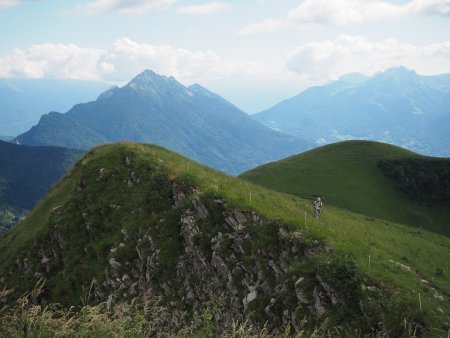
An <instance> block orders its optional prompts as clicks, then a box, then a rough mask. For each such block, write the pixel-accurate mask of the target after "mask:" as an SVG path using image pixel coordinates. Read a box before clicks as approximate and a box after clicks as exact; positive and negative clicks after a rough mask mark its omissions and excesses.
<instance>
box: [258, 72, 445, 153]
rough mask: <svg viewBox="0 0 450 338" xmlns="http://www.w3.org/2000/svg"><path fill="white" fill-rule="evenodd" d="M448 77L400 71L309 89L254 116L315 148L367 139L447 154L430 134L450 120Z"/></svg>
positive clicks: (432, 134) (440, 143) (443, 147)
mask: <svg viewBox="0 0 450 338" xmlns="http://www.w3.org/2000/svg"><path fill="white" fill-rule="evenodd" d="M449 93H450V76H448V75H440V76H421V75H418V74H416V73H415V72H414V71H411V70H408V69H406V68H404V67H399V68H394V69H389V70H387V71H385V72H383V73H377V74H375V75H374V76H372V77H370V78H365V77H357V76H356V75H355V74H353V75H352V76H345V77H342V78H341V79H340V80H338V81H335V82H333V83H331V84H327V85H324V86H318V87H313V88H310V89H307V90H306V91H304V92H302V93H300V94H299V95H297V96H295V97H293V98H290V99H287V100H285V101H283V102H281V103H279V104H277V105H276V106H274V107H272V108H270V109H267V110H265V111H263V112H261V113H258V114H256V115H254V118H255V119H256V120H258V121H260V122H262V123H264V124H265V125H267V126H270V127H272V128H275V129H277V130H280V131H282V132H286V133H288V134H291V135H302V137H305V138H306V139H308V140H309V141H311V142H315V143H316V144H325V143H331V142H336V141H343V140H349V139H366V140H374V141H381V142H387V143H392V144H396V145H399V146H401V147H404V148H407V149H410V150H413V151H416V152H420V153H423V154H429V155H434V156H450V148H449V146H448V142H447V140H446V139H442V138H441V137H440V135H438V134H436V133H435V132H434V131H435V130H436V128H439V126H440V123H439V120H440V119H443V118H445V119H448V118H449V117H450V108H449V107H450V106H449V97H450V96H449Z"/></svg>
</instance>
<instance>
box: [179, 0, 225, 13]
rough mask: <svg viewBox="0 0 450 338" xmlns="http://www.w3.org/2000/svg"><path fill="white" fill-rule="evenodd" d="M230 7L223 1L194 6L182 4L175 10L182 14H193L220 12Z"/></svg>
mask: <svg viewBox="0 0 450 338" xmlns="http://www.w3.org/2000/svg"><path fill="white" fill-rule="evenodd" d="M230 8H231V6H230V5H228V4H225V3H223V2H218V1H215V2H209V3H206V4H202V5H194V6H184V7H179V8H178V9H177V11H178V12H179V13H183V14H194V15H211V14H214V13H217V12H222V11H226V10H229V9H230Z"/></svg>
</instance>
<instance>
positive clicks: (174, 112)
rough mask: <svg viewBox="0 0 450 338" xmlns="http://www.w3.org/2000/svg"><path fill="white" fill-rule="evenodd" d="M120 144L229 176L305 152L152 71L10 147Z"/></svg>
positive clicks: (218, 100)
mask: <svg viewBox="0 0 450 338" xmlns="http://www.w3.org/2000/svg"><path fill="white" fill-rule="evenodd" d="M121 140H128V141H133V142H144V143H154V144H158V145H161V146H164V147H166V148H169V149H171V150H174V151H177V152H179V153H181V154H183V155H185V156H187V157H189V158H192V159H194V160H197V161H200V162H202V163H204V164H207V165H210V166H213V167H215V168H217V169H219V170H223V171H226V172H228V173H232V174H236V173H239V172H242V171H244V170H246V169H250V168H252V167H254V166H256V165H258V164H262V163H265V162H269V161H272V160H275V159H279V158H281V157H283V156H287V155H290V154H293V153H297V152H300V151H303V150H305V149H308V148H310V147H311V144H309V143H308V142H306V141H304V140H302V139H300V138H297V137H292V136H287V135H284V134H281V133H279V132H276V131H273V130H271V129H270V128H267V127H265V126H263V125H262V124H260V123H258V122H256V121H254V120H253V119H252V118H251V117H249V116H248V115H247V114H246V113H244V112H243V111H241V110H240V109H239V108H237V107H236V106H234V105H233V104H231V103H229V102H228V101H226V100H225V99H223V98H222V97H220V96H219V95H217V94H214V93H212V92H210V91H209V90H207V89H206V88H203V87H201V86H200V85H198V84H194V85H192V86H190V87H185V86H184V85H182V84H181V83H179V82H178V81H177V80H175V79H174V78H173V77H165V76H160V75H158V74H156V73H154V72H152V71H150V70H146V71H144V72H142V73H141V74H139V75H138V76H136V77H135V78H134V79H133V80H132V81H130V82H129V83H128V84H127V85H125V86H123V87H121V88H118V87H115V88H111V89H109V90H108V91H106V92H104V93H103V94H101V95H100V96H99V97H98V99H97V100H96V101H93V102H89V103H84V104H78V105H76V106H74V107H73V108H72V109H71V110H69V111H68V112H67V113H65V114H59V113H50V114H47V115H44V116H42V118H41V120H40V122H39V124H38V125H36V126H34V127H33V128H32V129H31V130H30V131H28V132H26V133H24V134H22V135H19V136H18V137H17V138H16V139H15V142H18V143H20V144H25V145H53V146H63V147H71V148H83V149H87V148H90V147H92V146H95V145H98V144H102V143H107V142H114V141H121Z"/></svg>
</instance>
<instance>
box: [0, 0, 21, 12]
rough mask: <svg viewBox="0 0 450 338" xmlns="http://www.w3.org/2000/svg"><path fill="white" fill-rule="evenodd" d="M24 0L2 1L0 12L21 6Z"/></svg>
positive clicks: (0, 1)
mask: <svg viewBox="0 0 450 338" xmlns="http://www.w3.org/2000/svg"><path fill="white" fill-rule="evenodd" d="M21 2H23V0H0V10H1V9H6V8H10V7H14V6H17V5H19V4H20V3H21Z"/></svg>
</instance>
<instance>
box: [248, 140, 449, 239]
mask: <svg viewBox="0 0 450 338" xmlns="http://www.w3.org/2000/svg"><path fill="white" fill-rule="evenodd" d="M404 158H416V159H425V157H422V156H419V155H417V154H415V153H412V152H410V151H406V150H404V149H402V148H398V147H395V146H391V145H387V144H382V143H376V142H369V141H347V142H340V143H335V144H331V145H327V146H324V147H321V148H317V149H314V150H311V151H308V152H305V153H303V154H300V155H296V156H292V157H289V158H287V159H284V160H281V161H279V162H274V163H270V164H266V165H263V166H261V167H258V168H255V169H252V170H250V171H248V172H246V173H244V174H242V175H241V177H242V178H244V179H246V180H249V181H251V182H253V183H257V184H260V185H262V186H264V187H267V188H269V189H273V190H276V191H280V192H285V193H289V194H293V195H297V196H300V197H306V198H313V197H314V196H322V197H323V198H325V200H326V203H327V204H332V205H335V206H338V207H341V208H346V209H349V210H352V211H355V212H358V213H361V214H364V215H367V216H371V217H378V218H382V219H386V220H390V221H393V222H398V223H404V224H408V225H412V226H415V227H424V228H427V229H430V230H432V231H436V232H439V233H444V234H446V235H447V236H450V210H449V209H448V207H447V205H448V201H440V202H434V205H433V206H428V205H427V204H426V203H422V202H421V201H414V200H411V199H410V198H408V196H405V195H402V194H401V193H400V191H399V190H398V189H396V182H395V181H393V180H391V179H389V178H388V177H387V176H386V175H385V174H384V173H383V171H382V170H381V168H380V166H379V162H380V160H393V159H404ZM440 161H442V162H445V163H449V162H450V160H449V159H440ZM447 166H448V165H447ZM447 170H448V171H449V174H450V166H448V169H447ZM441 184H444V182H441ZM446 184H449V183H448V182H447V183H446Z"/></svg>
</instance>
